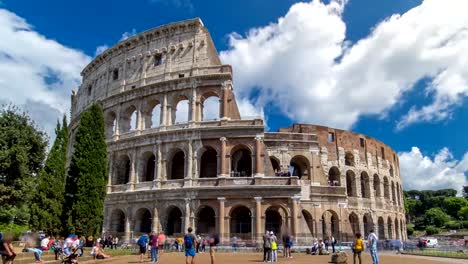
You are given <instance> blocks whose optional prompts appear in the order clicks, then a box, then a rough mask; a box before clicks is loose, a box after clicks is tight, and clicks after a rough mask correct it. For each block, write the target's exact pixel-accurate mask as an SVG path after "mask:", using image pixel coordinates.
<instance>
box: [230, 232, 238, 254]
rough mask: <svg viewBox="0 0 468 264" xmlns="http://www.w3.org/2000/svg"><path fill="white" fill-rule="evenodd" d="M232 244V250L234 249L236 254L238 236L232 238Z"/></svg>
mask: <svg viewBox="0 0 468 264" xmlns="http://www.w3.org/2000/svg"><path fill="white" fill-rule="evenodd" d="M231 244H232V249H234V252H237V247H238V244H237V236H236V235H234V236H233V237H232V239H231Z"/></svg>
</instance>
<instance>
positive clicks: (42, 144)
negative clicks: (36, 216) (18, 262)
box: [0, 106, 47, 224]
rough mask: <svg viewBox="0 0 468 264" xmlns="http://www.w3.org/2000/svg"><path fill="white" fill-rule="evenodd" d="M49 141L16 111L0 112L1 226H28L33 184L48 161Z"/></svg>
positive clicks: (6, 109)
mask: <svg viewBox="0 0 468 264" xmlns="http://www.w3.org/2000/svg"><path fill="white" fill-rule="evenodd" d="M46 147H47V137H46V134H45V133H44V132H43V131H40V130H38V129H37V128H36V126H35V124H34V123H33V122H32V121H31V119H30V118H29V116H28V115H27V114H26V113H21V112H20V111H19V110H18V109H17V108H15V107H11V106H10V107H7V108H5V109H3V110H1V112H0V205H1V206H0V222H3V223H6V222H11V221H13V219H15V220H14V221H15V223H19V224H27V223H28V221H29V208H28V202H29V201H30V199H31V194H32V190H33V188H32V187H33V182H34V181H35V177H36V175H37V173H38V172H39V170H40V169H41V168H42V164H43V161H44V157H45V151H46Z"/></svg>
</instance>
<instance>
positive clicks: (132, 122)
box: [120, 105, 137, 133]
mask: <svg viewBox="0 0 468 264" xmlns="http://www.w3.org/2000/svg"><path fill="white" fill-rule="evenodd" d="M120 121H121V122H120V131H121V132H122V133H125V132H128V131H130V130H135V129H136V128H137V111H136V107H135V106H133V105H131V106H129V107H127V109H125V111H123V112H122V115H121V120H120Z"/></svg>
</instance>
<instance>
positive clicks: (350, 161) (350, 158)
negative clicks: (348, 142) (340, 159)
mask: <svg viewBox="0 0 468 264" xmlns="http://www.w3.org/2000/svg"><path fill="white" fill-rule="evenodd" d="M345 165H346V166H354V155H353V153H351V152H346V154H345Z"/></svg>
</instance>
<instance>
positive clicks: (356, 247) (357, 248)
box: [353, 233, 364, 264]
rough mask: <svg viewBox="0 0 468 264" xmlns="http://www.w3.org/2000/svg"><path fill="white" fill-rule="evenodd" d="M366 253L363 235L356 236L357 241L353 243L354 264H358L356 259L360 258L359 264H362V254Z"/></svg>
mask: <svg viewBox="0 0 468 264" xmlns="http://www.w3.org/2000/svg"><path fill="white" fill-rule="evenodd" d="M362 251H364V241H363V240H362V236H361V233H357V234H356V239H355V240H354V243H353V254H354V257H353V263H354V264H356V257H358V258H359V264H361V263H362V259H361V252H362Z"/></svg>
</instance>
